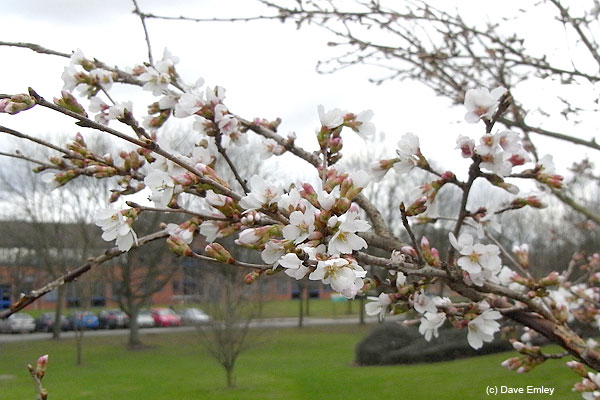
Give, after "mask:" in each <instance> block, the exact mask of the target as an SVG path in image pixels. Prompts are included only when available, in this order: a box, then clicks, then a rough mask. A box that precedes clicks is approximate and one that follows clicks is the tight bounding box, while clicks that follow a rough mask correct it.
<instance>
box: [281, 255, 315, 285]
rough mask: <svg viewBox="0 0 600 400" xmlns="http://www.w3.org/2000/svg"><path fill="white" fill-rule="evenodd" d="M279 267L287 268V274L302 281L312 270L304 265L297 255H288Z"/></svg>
mask: <svg viewBox="0 0 600 400" xmlns="http://www.w3.org/2000/svg"><path fill="white" fill-rule="evenodd" d="M278 263H279V265H281V266H282V267H283V268H285V271H284V272H285V274H286V275H287V276H289V277H292V278H295V279H296V280H300V279H302V278H304V277H305V276H306V273H307V272H308V271H310V268H308V267H306V266H304V265H302V260H300V259H299V258H298V256H297V255H296V254H295V253H287V254H286V255H284V256H283V257H281V258H280V259H279V261H278Z"/></svg>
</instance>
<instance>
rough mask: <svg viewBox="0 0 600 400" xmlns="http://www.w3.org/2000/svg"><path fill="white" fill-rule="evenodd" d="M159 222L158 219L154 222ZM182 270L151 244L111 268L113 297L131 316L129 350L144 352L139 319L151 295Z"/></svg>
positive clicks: (158, 245)
mask: <svg viewBox="0 0 600 400" xmlns="http://www.w3.org/2000/svg"><path fill="white" fill-rule="evenodd" d="M154 220H155V221H154V222H156V219H154ZM178 270H180V263H179V262H178V261H177V260H175V256H174V255H173V254H172V253H170V252H169V251H168V249H167V247H166V246H165V245H164V243H152V244H150V245H148V246H147V247H146V248H144V249H143V250H140V251H132V252H129V253H127V254H125V255H123V256H122V257H120V259H119V262H118V263H116V264H115V265H113V266H111V267H110V268H109V271H110V276H111V282H112V294H113V296H114V297H115V300H116V301H117V302H118V303H119V307H120V308H121V310H123V311H124V312H125V313H126V314H127V315H128V316H129V339H128V342H127V346H128V348H130V349H138V348H142V347H143V346H144V345H143V343H142V340H141V338H140V333H139V326H138V323H137V316H138V314H139V312H140V310H141V309H143V308H145V307H148V306H149V305H150V302H151V300H152V295H153V294H155V293H157V292H159V291H160V290H162V288H163V287H164V286H165V285H166V284H167V283H168V282H170V281H171V278H172V277H173V276H174V274H175V273H176V272H177V271H178Z"/></svg>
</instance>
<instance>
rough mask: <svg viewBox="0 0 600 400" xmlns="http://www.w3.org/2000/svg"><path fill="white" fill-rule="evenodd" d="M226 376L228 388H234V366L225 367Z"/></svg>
mask: <svg viewBox="0 0 600 400" xmlns="http://www.w3.org/2000/svg"><path fill="white" fill-rule="evenodd" d="M225 371H226V375H227V387H228V388H232V387H234V386H235V376H234V375H233V365H228V366H226V367H225Z"/></svg>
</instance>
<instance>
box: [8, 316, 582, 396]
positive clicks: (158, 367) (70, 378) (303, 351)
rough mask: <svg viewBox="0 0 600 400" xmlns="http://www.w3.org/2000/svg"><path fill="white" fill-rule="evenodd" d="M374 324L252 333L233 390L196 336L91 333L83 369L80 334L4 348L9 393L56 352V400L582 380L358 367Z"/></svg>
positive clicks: (462, 365) (448, 368) (357, 392)
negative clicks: (131, 338)
mask: <svg viewBox="0 0 600 400" xmlns="http://www.w3.org/2000/svg"><path fill="white" fill-rule="evenodd" d="M369 329H370V328H369V327H360V326H343V327H328V328H303V329H281V330H270V331H264V332H261V333H259V334H255V335H254V336H255V337H253V341H254V342H255V343H254V346H253V347H252V348H251V349H249V350H248V351H247V352H245V353H243V354H242V355H241V356H240V358H239V360H238V365H237V368H236V375H237V387H236V388H234V389H226V388H225V383H224V373H223V371H222V369H221V368H220V366H219V365H218V364H217V363H216V361H214V360H213V359H212V358H210V356H209V355H208V354H207V353H206V351H205V350H204V349H203V347H202V345H201V344H200V342H199V336H198V335H197V334H196V333H183V332H182V333H174V334H165V335H159V334H149V335H146V336H144V337H143V338H144V341H145V343H146V344H148V345H150V346H151V347H150V348H148V349H145V350H140V351H133V352H132V351H126V350H125V349H124V342H125V340H126V338H125V337H108V338H92V337H89V338H85V339H84V341H85V343H84V365H83V366H81V367H79V368H77V367H76V366H75V346H74V342H73V341H72V340H63V341H60V342H52V341H42V342H30V343H26V342H23V343H16V344H2V345H0V399H2V400H13V399H14V400H23V399H33V398H34V396H33V385H32V383H31V382H30V378H29V377H28V375H27V371H26V369H25V365H26V364H27V363H28V362H31V363H33V362H35V360H36V358H37V357H38V356H39V355H42V354H45V353H48V354H49V355H50V361H49V365H48V371H47V376H46V378H45V379H44V383H45V385H46V387H47V388H48V390H49V392H50V397H49V398H50V399H66V400H78V399H107V400H112V399H115V400H120V399H127V400H138V399H139V400H152V399H156V400H186V399H219V400H220V399H232V400H234V399H235V400H238V399H240V400H241V399H261V400H262V399H285V400H294V399H348V398H350V399H377V400H383V399H409V400H419V399H424V400H425V399H427V400H430V399H436V400H444V399H449V400H454V399H459V400H469V399H478V400H479V399H483V398H486V397H488V396H486V395H485V389H486V386H488V385H495V386H498V387H499V386H500V385H507V386H511V387H522V388H526V387H527V386H528V385H533V386H539V385H545V386H550V387H553V388H555V391H554V395H553V396H551V397H550V396H548V395H534V394H523V395H513V394H511V395H508V394H504V395H502V394H500V395H498V396H491V397H496V398H498V399H507V400H508V399H510V400H515V399H527V400H538V399H540V400H541V399H545V400H547V399H561V400H562V399H579V398H581V397H580V396H579V395H578V394H576V393H572V392H571V387H572V385H573V383H574V382H575V381H577V380H578V378H577V376H575V375H574V374H573V373H571V372H570V371H569V370H568V369H567V368H566V367H564V361H551V362H548V363H546V364H545V365H542V366H541V367H538V368H537V369H536V370H534V371H533V372H531V373H529V374H523V375H518V374H516V373H513V372H511V371H508V370H506V369H504V368H502V367H501V366H500V365H499V364H500V362H501V361H502V360H504V359H505V358H507V357H508V356H509V355H508V354H499V355H493V356H482V357H476V358H471V359H466V360H458V361H453V362H444V363H439V364H422V365H412V366H393V367H356V366H353V364H352V361H353V358H354V346H355V344H356V343H357V342H358V340H360V339H361V338H362V337H363V336H364V335H366V333H367V332H368V330H369Z"/></svg>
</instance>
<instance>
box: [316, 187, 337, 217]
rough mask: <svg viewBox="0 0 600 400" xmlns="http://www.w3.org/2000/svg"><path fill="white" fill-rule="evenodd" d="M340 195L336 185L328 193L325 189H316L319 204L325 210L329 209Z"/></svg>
mask: <svg viewBox="0 0 600 400" xmlns="http://www.w3.org/2000/svg"><path fill="white" fill-rule="evenodd" d="M339 197H340V187H339V186H336V187H334V188H333V190H332V191H331V192H330V193H327V192H326V191H325V190H322V189H317V200H318V201H319V205H320V206H321V208H322V209H323V210H325V211H329V210H331V207H333V205H334V204H335V201H336V200H337V199H338V198H339Z"/></svg>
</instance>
